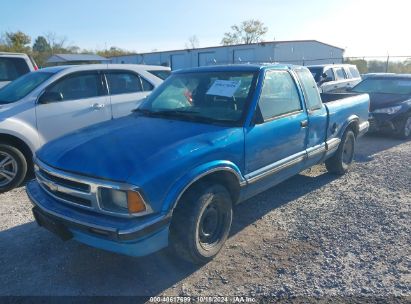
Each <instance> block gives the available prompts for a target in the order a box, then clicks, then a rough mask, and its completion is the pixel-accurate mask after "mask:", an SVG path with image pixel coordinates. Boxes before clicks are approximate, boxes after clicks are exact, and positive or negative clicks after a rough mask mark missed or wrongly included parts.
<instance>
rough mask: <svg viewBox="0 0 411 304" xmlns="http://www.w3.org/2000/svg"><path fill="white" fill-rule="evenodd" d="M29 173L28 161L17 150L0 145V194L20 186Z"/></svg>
mask: <svg viewBox="0 0 411 304" xmlns="http://www.w3.org/2000/svg"><path fill="white" fill-rule="evenodd" d="M26 173H27V161H26V158H25V157H24V155H23V153H21V152H20V150H18V149H17V148H15V147H13V146H10V145H7V144H0V193H3V192H6V191H8V190H11V189H13V188H15V187H17V186H19V185H20V184H21V183H22V182H23V180H24V178H25V176H26Z"/></svg>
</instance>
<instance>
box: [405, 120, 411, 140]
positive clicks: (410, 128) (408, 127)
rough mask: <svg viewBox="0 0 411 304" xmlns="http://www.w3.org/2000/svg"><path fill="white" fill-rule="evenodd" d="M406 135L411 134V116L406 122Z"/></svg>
mask: <svg viewBox="0 0 411 304" xmlns="http://www.w3.org/2000/svg"><path fill="white" fill-rule="evenodd" d="M404 135H405V136H406V137H408V136H410V135H411V117H408V119H407V121H406V122H405V126H404Z"/></svg>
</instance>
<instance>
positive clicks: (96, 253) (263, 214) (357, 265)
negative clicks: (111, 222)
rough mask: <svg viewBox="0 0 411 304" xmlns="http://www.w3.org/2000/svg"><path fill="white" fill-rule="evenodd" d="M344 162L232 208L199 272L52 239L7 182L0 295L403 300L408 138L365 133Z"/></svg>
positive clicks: (410, 250)
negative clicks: (223, 234) (348, 167)
mask: <svg viewBox="0 0 411 304" xmlns="http://www.w3.org/2000/svg"><path fill="white" fill-rule="evenodd" d="M356 160H357V163H356V165H355V167H354V168H353V170H352V171H351V172H350V173H349V174H347V175H345V176H343V177H336V176H332V175H329V174H327V173H326V170H325V167H324V166H322V165H321V166H315V167H313V168H312V169H311V170H306V171H304V172H303V173H301V174H300V175H298V176H296V177H294V178H292V179H290V180H288V181H286V182H284V183H282V184H281V185H279V186H277V187H274V188H272V189H270V190H268V191H266V192H264V193H262V194H261V195H258V196H257V197H255V198H253V199H250V200H249V201H247V202H245V203H243V204H241V205H239V206H238V207H236V209H235V215H234V223H233V229H232V233H231V237H230V238H229V240H228V241H227V244H226V246H225V248H224V249H223V251H222V252H221V253H220V254H219V255H218V257H217V258H216V259H215V260H213V261H212V262H210V263H209V264H207V265H205V266H203V267H201V268H198V267H193V266H190V265H188V264H186V263H185V262H182V261H180V260H178V259H177V258H176V257H173V256H172V255H170V254H169V253H168V252H167V251H166V250H164V251H162V252H159V253H156V254H153V255H151V256H148V257H144V258H131V257H126V256H121V255H116V254H113V253H109V252H105V251H101V250H97V249H94V248H90V247H88V246H85V245H82V244H79V243H76V242H74V241H69V242H61V241H60V240H59V239H57V238H56V237H55V236H53V235H52V234H51V233H49V232H48V231H46V230H44V229H42V228H39V227H37V225H36V224H35V223H34V222H33V217H32V215H31V212H30V203H29V201H28V199H27V196H26V194H25V191H24V188H23V187H22V188H19V189H15V190H13V191H10V192H8V193H5V194H2V195H0V261H1V262H0V282H1V284H0V295H150V296H153V295H180V296H183V295H195V296H199V295H200V296H202V295H210V296H216V295H222V296H224V295H247V296H269V297H274V298H276V299H284V298H292V297H297V299H327V298H330V297H331V299H333V297H335V298H334V299H338V298H339V299H347V297H364V298H362V299H363V300H364V299H376V298H381V299H388V298H389V297H399V298H397V299H396V300H398V301H400V302H406V301H407V300H408V301H411V141H408V142H402V141H399V140H395V139H390V138H384V137H365V138H363V139H361V141H360V142H359V145H358V149H357V156H356ZM375 297H376V298H375ZM391 299H393V298H391ZM373 301H374V300H371V302H373Z"/></svg>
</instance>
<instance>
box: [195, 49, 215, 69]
mask: <svg viewBox="0 0 411 304" xmlns="http://www.w3.org/2000/svg"><path fill="white" fill-rule="evenodd" d="M214 60H215V54H214V52H204V53H198V66H206V65H211V64H213V63H214Z"/></svg>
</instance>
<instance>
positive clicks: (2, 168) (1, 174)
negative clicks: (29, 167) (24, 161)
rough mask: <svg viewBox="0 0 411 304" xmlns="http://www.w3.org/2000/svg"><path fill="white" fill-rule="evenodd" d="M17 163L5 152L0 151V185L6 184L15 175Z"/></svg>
mask: <svg viewBox="0 0 411 304" xmlns="http://www.w3.org/2000/svg"><path fill="white" fill-rule="evenodd" d="M17 171H18V165H17V162H16V160H15V159H14V158H13V157H12V156H11V155H10V154H8V153H7V152H4V151H0V187H3V186H6V185H8V184H9V183H10V182H12V181H13V179H14V178H15V177H16V175H17Z"/></svg>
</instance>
